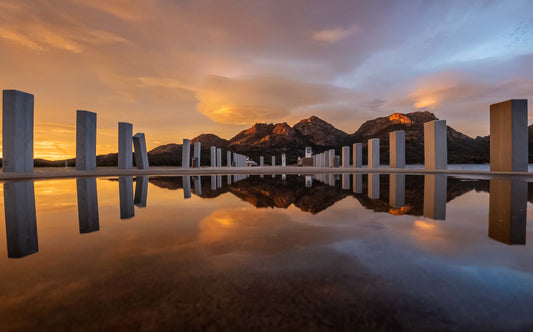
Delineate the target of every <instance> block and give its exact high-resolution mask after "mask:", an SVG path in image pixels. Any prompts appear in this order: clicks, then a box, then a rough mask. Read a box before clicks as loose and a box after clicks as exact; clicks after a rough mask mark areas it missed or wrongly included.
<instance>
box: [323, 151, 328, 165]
mask: <svg viewBox="0 0 533 332" xmlns="http://www.w3.org/2000/svg"><path fill="white" fill-rule="evenodd" d="M323 153H324V167H329V151H324V152H323Z"/></svg>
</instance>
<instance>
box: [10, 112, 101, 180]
mask: <svg viewBox="0 0 533 332" xmlns="http://www.w3.org/2000/svg"><path fill="white" fill-rule="evenodd" d="M4 151H5V150H4ZM4 158H5V152H4ZM4 163H5V159H4ZM76 169H77V170H83V171H90V170H94V169H96V113H93V112H88V111H77V112H76Z"/></svg>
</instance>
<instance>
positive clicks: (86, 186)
mask: <svg viewBox="0 0 533 332" xmlns="http://www.w3.org/2000/svg"><path fill="white" fill-rule="evenodd" d="M76 192H77V194H78V223H79V226H80V234H84V233H91V232H96V231H98V230H100V217H99V214H98V195H97V191H96V178H77V179H76Z"/></svg>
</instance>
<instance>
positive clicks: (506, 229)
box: [489, 179, 527, 245]
mask: <svg viewBox="0 0 533 332" xmlns="http://www.w3.org/2000/svg"><path fill="white" fill-rule="evenodd" d="M489 190H490V191H489V237H490V238H491V239H494V240H496V241H498V242H501V243H505V244H509V245H513V244H526V224H527V182H525V181H522V180H518V179H492V180H490V188H489Z"/></svg>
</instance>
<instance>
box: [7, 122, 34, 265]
mask: <svg viewBox="0 0 533 332" xmlns="http://www.w3.org/2000/svg"><path fill="white" fill-rule="evenodd" d="M4 119H5V117H4ZM4 213H5V220H6V240H7V257H8V258H20V257H24V256H28V255H31V254H33V253H36V252H38V251H39V244H38V239H37V217H36V213H35V191H34V188H33V181H16V182H6V183H4Z"/></svg>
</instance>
